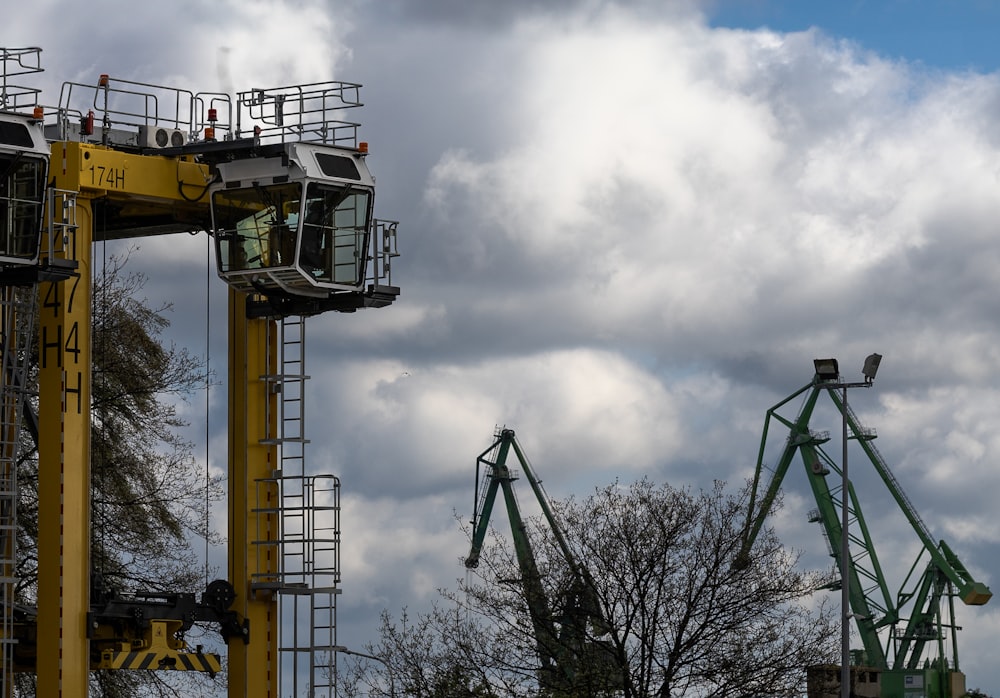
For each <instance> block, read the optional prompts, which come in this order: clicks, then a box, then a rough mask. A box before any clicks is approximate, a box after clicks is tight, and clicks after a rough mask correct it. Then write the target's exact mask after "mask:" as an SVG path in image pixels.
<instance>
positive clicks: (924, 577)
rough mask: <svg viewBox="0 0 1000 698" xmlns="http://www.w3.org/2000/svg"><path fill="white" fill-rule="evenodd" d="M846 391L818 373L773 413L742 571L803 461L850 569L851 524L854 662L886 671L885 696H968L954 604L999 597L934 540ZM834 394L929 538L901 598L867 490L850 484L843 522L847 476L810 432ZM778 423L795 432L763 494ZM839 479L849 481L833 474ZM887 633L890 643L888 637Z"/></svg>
mask: <svg viewBox="0 0 1000 698" xmlns="http://www.w3.org/2000/svg"><path fill="white" fill-rule="evenodd" d="M842 387H843V384H842V383H840V382H839V378H837V379H835V380H828V379H826V378H825V377H823V376H821V375H819V374H817V375H816V376H815V377H814V378H813V380H812V382H810V383H809V384H807V385H805V386H803V387H802V388H800V389H799V390H797V391H795V392H794V393H792V394H791V395H790V396H788V397H787V398H785V399H784V400H782V401H781V402H779V403H778V404H776V405H775V406H773V407H772V408H770V409H769V410H768V411H767V417H766V419H765V422H764V430H763V434H762V436H761V442H760V450H759V452H758V457H757V468H756V472H755V474H754V480H753V487H752V494H751V500H750V508H749V513H748V515H747V524H746V527H745V529H744V537H743V542H742V549H741V552H740V558H739V559H738V560H737V564H739V561H740V559H742V558H745V556H746V554H747V552H748V551H749V550H750V548H751V546H752V545H753V543H754V540H755V539H756V537H757V535H758V533H759V532H760V529H761V527H762V525H763V523H764V520H765V519H766V518H767V516H768V514H769V512H770V510H771V506H772V505H773V503H774V500H775V497H776V496H777V494H778V490H779V488H780V487H781V483H782V481H783V480H784V478H785V475H786V473H787V472H788V469H789V467H790V466H791V464H792V461H793V460H794V458H795V456H796V454H798V455H799V457H800V459H801V461H802V464H803V466H804V467H805V472H806V477H807V478H808V481H809V485H810V487H811V489H812V493H813V496H814V498H815V500H816V506H817V508H816V509H815V510H814V511H813V512H811V513H810V520H811V521H814V522H818V523H820V524H821V525H822V527H823V532H824V535H825V536H826V538H827V540H828V542H830V543H831V545H830V546H829V547H830V551H831V555H832V557H834V559H835V561H836V565H837V569H843V568H842V566H841V556H842V552H841V547H840V546H839V545H838V544H837V541H841V540H842V532H843V524H842V522H843V521H845V520H846V521H848V522H849V523H848V541H849V549H850V553H849V557H850V566H849V570H850V572H849V575H848V584H849V594H848V596H849V599H850V613H851V615H852V616H853V618H854V621H855V623H856V626H857V630H858V635H859V636H860V639H861V643H862V645H863V648H864V649H863V650H862V651H861V652H858V651H857V650H854V651H852V652H851V654H852V662H851V663H852V664H854V665H860V666H866V667H872V668H874V669H877V670H878V671H879V672H880V674H881V679H880V681H881V695H882V696H886V697H888V696H903V694H904V690H905V691H906V695H907V696H909V695H911V690H908V689H907V688H904V687H908V688H909V689H912V688H913V687H922V688H923V692H922V693H917V694H915V695H923V696H927V697H931V696H934V697H938V698H958V697H959V696H960V695H961V694H962V693H964V677H963V676H962V675H961V673H960V672H959V667H958V643H957V639H956V637H955V634H956V633H955V631H957V630H958V627H957V626H956V625H955V623H954V597H955V596H957V597H958V598H959V599H961V600H962V601H963V602H964V603H965V604H968V605H982V604H985V603H986V602H987V601H989V599H990V597H991V596H992V593H991V592H990V590H989V588H987V587H986V585H985V584H983V583H982V582H978V581H976V580H975V579H973V577H972V575H971V574H970V573H969V571H968V570H967V569H966V568H965V566H964V565H963V564H962V563H961V562H960V561H959V559H958V556H957V555H955V553H954V552H953V551H952V550H951V548H950V547H948V545H947V543H945V542H944V541H943V540H940V541H938V540H935V539H934V537H933V536H932V535H931V533H930V531H929V529H928V528H927V526H926V525H925V524H924V522H923V520H922V519H921V518H920V515H919V514H918V513H917V511H916V509H915V508H914V507H913V504H912V503H911V502H910V500H909V498H907V496H906V494H905V493H904V492H903V489H902V487H901V486H900V484H899V481H898V480H897V479H896V477H895V476H894V475H893V474H892V472H891V471H890V470H889V467H888V465H886V462H885V460H884V459H883V457H882V455H881V453H879V451H878V449H877V448H876V447H875V444H874V442H873V440H874V438H875V436H876V435H875V432H874V430H871V429H867V428H865V427H862V426H861V425H860V424H859V422H858V419H857V416H856V415H855V414H854V411H853V410H852V409H851V408H850V406H849V405H847V404H846V401H845V400H844V399H843V397H842V396H841V389H842ZM844 392H846V391H844ZM824 393H825V394H827V395H828V396H829V397H830V399H831V400H832V402H833V405H834V407H835V408H836V410H837V411H838V412H839V413H840V415H841V417H842V418H843V420H844V421H845V422H846V425H847V428H848V429H849V431H845V433H847V438H848V441H854V442H856V443H857V445H858V446H859V447H860V448H861V449H862V450H863V451H864V453H865V456H866V458H867V461H868V462H869V463H870V464H871V465H872V467H873V468H874V469H875V471H876V473H878V475H879V477H880V478H881V480H882V483H883V484H884V485H885V487H886V488H887V489H888V491H889V493H890V494H891V495H892V498H893V500H894V501H895V502H896V505H897V507H898V508H899V509H900V511H902V513H903V515H904V516H905V517H906V520H907V521H908V522H909V524H910V526H911V528H912V529H913V531H914V533H916V536H917V538H918V539H919V541H920V550H919V553H918V555H917V558H916V560H915V561H914V562H913V564H912V566H911V567H910V569H909V571H908V572H907V574H906V575H905V577H904V579H903V582H902V584H901V586H900V588H899V589H898V591H896V593H895V595H894V594H893V593H892V592H890V589H889V583H888V581H887V580H886V577H885V575H884V573H883V569H882V566H881V564H880V563H879V559H878V554H877V551H876V548H875V544H874V542H873V541H872V537H871V532H870V530H869V528H868V525H867V523H866V522H865V518H864V516H863V514H862V510H861V504H860V502H859V501H858V496H857V492H856V491H855V489H854V486H853V483H852V482H850V481H849V482H848V492H847V494H848V501H849V504H848V511H847V517H844V516H843V514H844V512H843V511H842V502H843V501H844V498H843V484H842V477H843V471H842V470H841V467H840V465H838V464H837V463H835V462H834V460H833V459H832V458H831V457H830V456H829V455H828V454H827V453H826V452H825V451H824V450H823V448H822V444H824V443H825V442H827V441H828V440H829V438H830V435H829V432H820V431H814V430H813V429H811V428H810V420H811V418H812V416H813V412H814V410H815V408H816V404H817V401H818V400H819V398H820V396H821V395H822V394H824ZM800 396H804V401H803V403H802V407H801V408H800V410H799V412H798V415H797V416H795V417H790V416H782V414H781V413H780V412H779V410H783V409H785V408H786V407H787V406H788V405H789V403H791V402H792V401H793V400H795V399H796V398H799V397H800ZM775 423H776V424H777V425H778V429H779V430H780V429H781V427H784V428H785V429H787V432H785V434H786V438H785V441H784V445H783V447H782V451H781V455H780V457H779V459H778V461H777V463H776V464H775V465H774V467H773V471H772V474H771V478H770V482H768V483H767V486H766V487H765V488H764V489H763V493H762V494H761V486H762V476H763V473H764V470H765V469H766V466H765V462H764V453H765V449H766V448H767V446H768V437H769V432H770V430H771V427H772V426H775ZM852 463H853V461H852ZM831 473H835V474H836V475H838V476H840V477H828V476H830V475H831ZM840 585H841V580H839V579H838V580H837V581H835V582H833V583H832V584H831V585H830V588H838V589H842V587H841V586H840ZM883 631H887V632H883ZM880 633H882V634H883V635H884V636H885V639H884V640H883V638H882V635H880ZM949 635H950V639H951V643H950V645H951V646H950V652H951V657H952V660H951V664H950V665H949V663H948V660H947V658H946V652H945V650H946V649H948V648H947V647H946V645H947V644H948V642H947V641H948V637H949ZM931 649H936V650H937V657H936V658H934V659H929V655H930V654H931V652H930V650H931Z"/></svg>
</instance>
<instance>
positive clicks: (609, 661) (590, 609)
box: [465, 428, 620, 696]
mask: <svg viewBox="0 0 1000 698" xmlns="http://www.w3.org/2000/svg"><path fill="white" fill-rule="evenodd" d="M512 449H513V451H514V454H515V456H516V457H517V460H518V462H519V463H520V467H521V470H522V471H523V472H524V474H525V476H526V477H527V479H528V483H529V484H530V485H531V490H532V492H533V493H534V495H535V498H536V499H537V500H538V504H539V506H540V507H541V509H542V513H543V515H544V516H545V520H546V522H547V523H548V526H549V529H550V530H551V531H552V535H553V537H554V538H555V540H556V543H557V545H558V547H559V550H560V552H561V554H562V556H563V558H564V559H565V561H566V563H567V565H568V568H569V571H570V576H571V581H570V584H569V587H568V589H567V591H566V593H565V596H564V598H562V599H561V603H560V604H559V606H560V608H561V611H560V612H559V613H558V614H557V613H555V612H554V609H553V603H552V602H551V601H550V599H549V597H548V595H547V593H546V591H545V587H544V586H543V584H542V577H541V574H540V573H539V571H538V564H537V562H536V560H535V553H534V551H533V549H532V546H531V540H530V539H529V537H528V531H527V527H526V525H525V522H524V519H523V517H522V516H521V511H520V507H519V506H518V502H517V497H516V496H515V493H514V485H513V483H514V481H515V480H517V479H518V473H517V471H516V470H513V469H511V468H510V467H508V466H507V457H508V455H509V453H510V451H511V450H512ZM483 469H485V472H486V476H485V479H484V480H483V482H482V486H481V487H480V477H479V474H480V471H481V470H483ZM499 490H502V491H503V496H504V502H505V503H506V506H507V519H508V521H509V522H510V528H511V533H512V535H513V539H514V552H515V555H516V557H517V564H518V569H519V571H520V575H521V576H520V579H519V580H518V581H519V582H520V584H521V589H522V593H523V595H524V599H525V602H526V604H527V607H528V614H529V616H530V618H531V624H532V630H533V632H534V638H535V645H536V651H537V653H538V659H539V664H540V666H539V671H538V676H539V684H540V687H541V688H542V691H543V694H544V695H551V696H572V695H583V694H586V695H601V694H602V693H601V692H602V691H603V690H608V689H609V688H611V687H613V686H614V685H615V683H616V680H615V676H616V675H620V674H618V673H617V672H616V670H614V669H613V666H614V647H615V644H614V643H612V642H609V641H608V640H607V639H603V638H604V636H607V635H608V634H609V633H610V632H611V628H610V625H609V624H608V623H607V621H606V620H605V618H604V615H603V612H602V610H601V605H600V602H599V600H598V597H597V592H596V589H597V587H596V585H595V583H594V580H593V578H592V577H591V575H590V573H589V572H588V571H587V568H586V567H585V566H584V565H583V564H581V563H580V562H579V561H578V560H577V558H576V556H575V555H574V554H573V551H572V549H571V548H570V546H569V543H568V542H567V541H566V536H565V535H564V533H563V529H562V527H561V526H560V525H559V523H558V521H557V519H556V516H555V513H554V512H553V510H552V506H551V504H550V503H549V500H548V497H547V496H546V495H545V491H544V490H543V489H542V483H541V481H540V480H539V479H538V478H537V477H536V475H535V473H534V471H533V470H532V468H531V464H530V463H529V462H528V459H527V458H526V457H525V455H524V452H523V451H522V450H521V446H520V444H519V443H518V442H517V439H516V437H515V435H514V431H513V430H512V429H506V428H505V429H501V430H500V431H499V432H498V434H497V436H496V440H495V441H494V442H493V445H491V446H490V447H489V448H488V449H486V450H485V451H483V452H482V453H481V454H479V456H478V457H477V458H476V486H475V492H476V500H475V508H474V509H473V514H472V528H473V536H472V548H471V550H470V551H469V556H468V557H467V558H466V559H465V566H466V567H467V568H469V569H473V568H475V567H477V566H478V565H479V555H480V552H481V551H482V548H483V543H484V542H485V540H486V532H487V530H488V529H489V523H490V516H491V514H492V512H493V505H494V504H495V502H496V496H497V492H498V491H499ZM595 686H598V688H595ZM581 691H584V693H581Z"/></svg>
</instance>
